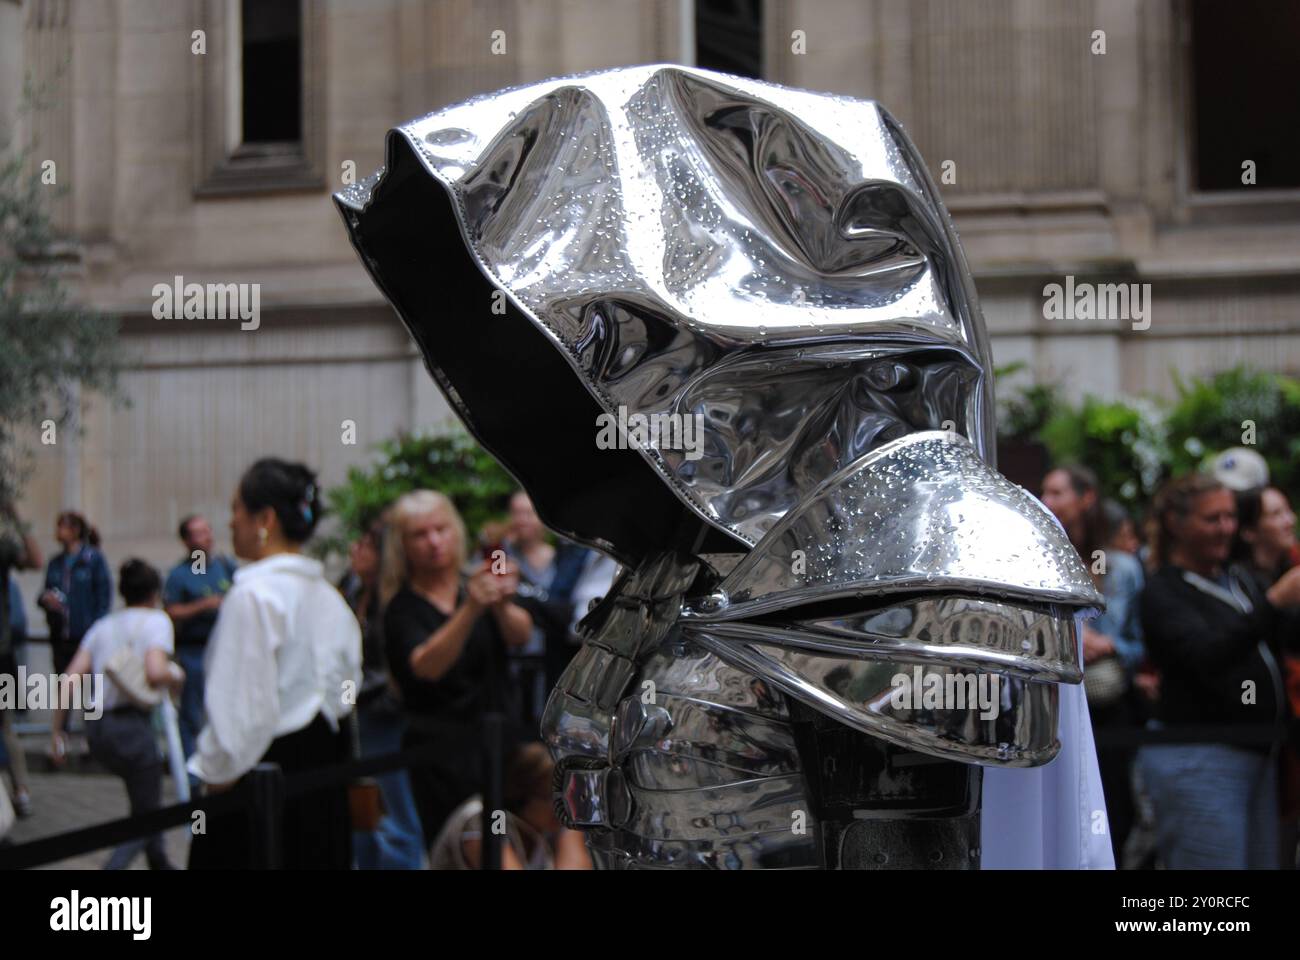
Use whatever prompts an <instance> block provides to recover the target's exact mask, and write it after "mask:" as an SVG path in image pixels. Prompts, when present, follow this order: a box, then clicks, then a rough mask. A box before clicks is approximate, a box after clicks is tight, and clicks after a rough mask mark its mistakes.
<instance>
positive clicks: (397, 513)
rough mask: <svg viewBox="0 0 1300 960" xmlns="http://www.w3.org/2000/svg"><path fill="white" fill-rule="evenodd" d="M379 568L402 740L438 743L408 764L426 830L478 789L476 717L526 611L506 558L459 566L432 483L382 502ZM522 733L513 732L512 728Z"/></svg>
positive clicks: (450, 515)
mask: <svg viewBox="0 0 1300 960" xmlns="http://www.w3.org/2000/svg"><path fill="white" fill-rule="evenodd" d="M388 521H389V532H388V536H387V537H386V538H385V550H384V559H385V564H384V568H385V569H384V573H383V578H382V585H381V588H380V595H381V598H382V600H383V601H384V641H385V644H386V646H387V652H388V665H389V670H390V671H391V672H392V675H393V680H394V682H395V683H396V684H397V687H398V689H399V690H400V691H401V694H402V702H403V706H404V708H405V710H406V716H407V730H406V733H405V735H404V736H403V738H402V746H403V748H404V749H410V748H412V747H417V746H423V745H425V744H436V745H437V746H436V747H435V748H434V750H435V753H436V756H435V757H434V758H433V759H432V761H431V762H430V763H428V764H421V765H419V766H416V767H412V768H411V786H412V788H413V790H414V792H415V802H416V806H417V807H418V808H419V813H420V822H421V824H422V826H423V828H424V835H425V837H426V838H430V839H431V838H433V837H436V836H438V833H439V831H440V830H441V828H442V825H443V822H444V821H445V820H446V819H447V817H448V816H449V815H450V814H451V812H452V811H453V810H455V809H456V807H457V806H459V805H460V804H461V803H462V802H463V801H464V800H465V799H466V798H467V797H470V796H472V795H473V794H475V793H478V792H480V791H481V790H482V787H483V776H482V760H481V752H482V728H481V723H480V721H481V718H482V716H483V714H484V713H485V712H487V711H488V710H501V711H504V710H505V708H506V706H507V703H506V701H507V699H508V695H507V691H506V689H505V684H504V680H505V676H506V670H505V648H506V645H510V646H522V645H523V644H525V643H527V642H528V638H529V636H530V635H531V633H532V627H533V620H532V617H531V616H529V614H528V613H527V612H526V611H525V610H523V609H521V608H520V607H518V606H516V605H515V604H514V603H512V602H511V598H512V597H513V596H514V592H515V589H516V588H517V587H518V585H519V575H518V572H517V571H516V570H515V569H514V568H513V567H511V566H509V565H504V566H502V565H498V566H497V570H498V571H502V572H496V573H494V572H493V569H492V563H491V562H490V561H488V560H486V559H485V560H483V561H482V562H481V563H478V564H476V565H475V566H474V567H473V568H472V569H471V571H470V572H468V573H465V572H463V571H464V570H465V569H466V566H465V562H466V542H465V541H466V537H465V524H464V521H462V520H461V518H460V514H459V513H458V512H457V511H456V508H455V506H454V505H453V504H452V502H451V501H450V500H449V499H447V497H445V496H443V495H442V494H440V493H434V492H433V491H431V490H416V491H413V492H411V493H408V494H405V495H404V496H402V497H401V498H399V499H398V500H397V502H396V503H394V504H393V506H392V507H391V508H390V510H389V515H388ZM520 733H521V732H518V731H517V732H516V736H518V735H519V734H520Z"/></svg>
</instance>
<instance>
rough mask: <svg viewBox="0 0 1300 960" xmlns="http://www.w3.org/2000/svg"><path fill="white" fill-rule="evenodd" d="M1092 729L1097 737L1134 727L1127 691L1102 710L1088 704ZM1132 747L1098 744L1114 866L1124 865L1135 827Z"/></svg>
mask: <svg viewBox="0 0 1300 960" xmlns="http://www.w3.org/2000/svg"><path fill="white" fill-rule="evenodd" d="M1089 712H1090V713H1091V715H1092V730H1093V735H1094V736H1096V735H1097V734H1098V733H1099V732H1100V731H1102V730H1106V729H1112V730H1123V729H1128V728H1131V727H1133V726H1134V720H1133V716H1134V711H1133V708H1132V706H1131V704H1130V703H1129V700H1128V696H1127V694H1126V695H1125V696H1124V697H1121V698H1120V699H1119V700H1117V701H1116V702H1115V703H1113V704H1110V705H1108V706H1106V707H1105V708H1103V709H1100V710H1098V709H1094V708H1093V707H1092V706H1091V705H1089ZM1135 754H1136V751H1135V750H1134V748H1133V747H1125V746H1099V747H1098V748H1097V772H1098V773H1099V774H1101V789H1102V793H1103V794H1105V797H1106V819H1107V821H1108V822H1109V824H1110V842H1111V849H1112V850H1113V851H1114V853H1115V867H1116V869H1120V868H1122V867H1123V860H1124V845H1125V843H1127V841H1128V835H1129V834H1130V833H1131V832H1132V830H1133V821H1134V819H1136V817H1137V805H1136V803H1135V802H1134V800H1133V774H1132V770H1133V760H1134V757H1135Z"/></svg>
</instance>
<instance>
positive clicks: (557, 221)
mask: <svg viewBox="0 0 1300 960" xmlns="http://www.w3.org/2000/svg"><path fill="white" fill-rule="evenodd" d="M337 200H338V203H339V206H340V208H341V209H342V211H343V213H344V216H345V218H346V220H347V222H348V225H349V228H350V231H351V234H352V237H353V241H354V243H355V244H356V246H357V249H358V250H359V251H360V253H361V255H362V258H363V259H364V261H365V262H366V264H367V266H368V267H369V268H370V270H371V272H372V274H373V275H374V277H375V279H376V281H377V282H378V284H379V285H380V287H381V288H382V289H383V290H384V291H385V292H386V293H387V294H388V296H389V297H390V298H391V299H392V301H393V302H394V305H395V306H396V307H397V309H398V312H399V314H400V315H401V316H402V318H403V320H404V321H405V322H406V323H407V325H408V326H409V327H410V328H411V331H412V333H413V334H414V336H415V337H416V339H417V340H418V341H419V342H420V345H421V347H422V348H423V350H424V352H425V355H426V358H427V360H428V363H429V366H430V369H431V370H432V372H433V374H434V376H435V377H436V378H437V380H438V382H439V384H440V385H441V386H442V387H443V389H444V390H445V391H446V393H447V395H448V397H449V398H450V400H451V402H452V404H453V405H454V406H455V407H456V408H457V412H458V413H460V415H461V416H462V417H463V418H464V419H465V421H466V423H467V424H469V426H470V429H471V430H472V431H473V432H474V433H475V434H476V435H477V436H478V439H479V440H480V441H481V442H482V443H483V444H484V445H485V446H486V447H487V448H488V449H489V450H491V451H492V452H493V453H494V454H496V455H497V457H498V458H499V459H500V460H501V461H502V462H503V463H505V464H506V466H507V467H508V468H509V469H510V470H511V472H512V473H514V474H515V475H516V476H517V477H518V479H519V480H520V481H521V482H522V483H523V485H524V486H525V487H526V488H527V489H528V490H529V492H530V493H531V494H532V496H533V499H534V501H535V503H536V504H537V507H538V510H539V512H540V513H541V515H542V517H543V519H545V520H546V521H547V522H548V523H549V524H550V525H551V526H552V527H554V528H555V529H557V530H559V531H561V532H563V533H565V534H566V535H568V536H571V537H574V538H576V539H578V540H581V541H584V542H587V543H591V544H595V545H598V546H601V547H603V548H604V549H606V550H607V551H609V552H612V553H614V554H615V555H617V556H619V557H621V558H623V559H625V560H629V561H634V560H636V559H637V558H639V557H642V556H644V555H645V554H646V553H648V552H651V551H653V550H656V549H661V548H663V547H664V546H666V545H668V544H669V543H670V542H671V539H672V538H673V537H675V536H677V535H679V533H680V530H681V528H682V526H683V521H686V520H687V519H688V518H691V517H698V518H699V519H700V520H702V521H703V522H704V523H706V524H707V525H708V526H709V527H710V528H711V532H713V535H712V536H711V537H710V543H711V544H712V545H713V546H714V547H717V548H720V549H731V550H743V549H744V548H745V547H746V546H748V545H752V544H754V543H755V542H757V541H758V540H759V539H760V538H761V537H762V536H763V534H764V533H765V532H766V531H767V530H768V529H770V528H771V527H772V525H773V524H775V523H776V522H777V521H778V520H780V519H781V517H782V516H784V515H785V514H786V513H787V512H788V511H789V510H790V509H791V508H792V507H793V506H795V505H796V504H798V503H800V502H802V501H803V500H804V499H806V498H807V496H808V495H809V494H810V493H811V492H812V491H813V489H815V488H816V487H817V486H818V484H820V483H821V482H822V481H824V480H825V479H826V478H827V477H829V476H831V475H832V474H834V473H835V472H836V471H837V470H839V469H841V468H843V467H845V466H848V465H849V464H850V463H852V462H854V461H855V460H857V459H858V458H859V457H861V456H862V455H863V454H865V453H867V452H869V451H870V450H872V449H874V448H876V447H878V446H880V445H881V444H884V443H887V442H888V441H890V440H896V439H898V438H900V437H903V436H906V435H908V434H910V433H914V432H916V431H921V430H939V429H948V430H951V431H954V432H955V433H957V434H960V435H962V436H964V437H966V438H967V439H968V440H969V441H970V442H971V443H972V444H973V445H974V447H975V449H976V451H977V452H978V453H979V455H980V456H981V457H982V458H983V459H984V460H985V461H986V462H991V460H992V451H993V427H992V404H991V397H992V387H991V378H992V370H991V364H990V358H989V352H988V348H987V344H986V342H985V335H984V329H983V323H982V320H981V317H980V313H979V308H978V305H977V303H976V300H975V296H974V290H973V287H972V285H971V282H970V279H969V275H968V271H967V269H966V263H965V260H964V258H963V256H962V252H961V249H960V247H959V246H958V243H957V240H956V237H955V236H954V234H953V231H952V228H951V225H950V224H949V221H948V217H947V215H946V213H945V212H944V209H943V207H942V205H941V204H940V202H939V199H938V196H937V193H936V191H935V188H934V185H933V183H932V182H931V180H930V177H929V176H928V174H927V172H926V169H925V167H924V166H923V165H922V163H921V161H920V158H919V157H918V156H917V154H916V152H915V150H914V149H913V148H912V146H911V144H910V143H909V142H908V140H907V138H906V136H904V134H903V132H902V131H901V129H900V128H899V127H898V125H897V123H895V122H894V120H893V118H891V117H890V116H889V114H888V113H887V112H886V111H884V110H883V109H882V108H880V107H879V106H877V105H876V104H874V103H871V102H867V101H862V100H854V99H849V98H843V97H831V96H827V95H825V94H816V93H809V92H805V91H800V90H792V89H787V88H783V87H779V86H775V85H772V84H767V83H760V82H757V81H753V80H746V79H742V78H738V77H730V76H724V75H721V74H716V73H711V72H709V71H705V70H696V69H690V68H685V67H676V66H642V67H629V68H623V69H618V70H610V71H605V72H600V73H594V74H588V75H585V76H579V77H570V78H561V79H557V80H550V81H546V82H544V83H538V84H533V85H530V86H525V87H520V88H516V89H512V90H505V91H502V92H499V93H494V94H491V95H489V96H486V97H479V98H476V99H473V100H470V101H468V102H466V103H463V104H459V105H456V106H452V107H448V108H447V109H445V110H441V111H438V112H436V113H432V114H430V115H429V116H426V117H424V118H422V119H419V120H415V121H412V122H410V123H407V124H405V125H403V126H402V127H400V128H398V129H396V130H394V131H393V132H392V133H391V134H390V135H389V140H388V145H387V161H386V165H385V168H384V170H383V171H382V172H381V174H379V175H377V176H376V177H372V178H370V179H369V180H367V181H365V182H363V183H361V184H358V185H357V186H355V187H353V188H351V189H348V190H345V191H343V192H342V193H340V194H339V195H338V198H337ZM601 414H606V415H607V417H606V418H605V419H603V420H602V421H601V422H600V423H598V422H597V421H598V417H599V416H600V415H601ZM602 427H603V428H604V430H605V434H604V436H602V435H601V434H602ZM611 441H612V442H611ZM611 446H612V447H614V448H615V449H609V448H610V447H611ZM557 464H562V468H560V469H557ZM623 498H628V499H631V500H633V501H635V502H636V503H637V504H638V508H637V509H636V510H635V511H629V510H627V509H624V508H621V507H620V508H615V504H617V503H620V502H622V501H623Z"/></svg>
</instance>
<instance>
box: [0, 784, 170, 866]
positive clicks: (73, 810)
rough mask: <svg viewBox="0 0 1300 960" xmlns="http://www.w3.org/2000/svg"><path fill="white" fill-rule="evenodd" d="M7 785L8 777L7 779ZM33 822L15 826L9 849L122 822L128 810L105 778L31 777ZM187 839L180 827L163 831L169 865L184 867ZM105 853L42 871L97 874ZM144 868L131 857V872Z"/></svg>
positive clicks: (166, 794)
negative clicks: (101, 825) (45, 838)
mask: <svg viewBox="0 0 1300 960" xmlns="http://www.w3.org/2000/svg"><path fill="white" fill-rule="evenodd" d="M5 779H6V780H7V779H8V777H7V776H6V778H5ZM30 779H31V791H32V806H33V812H32V816H31V817H29V818H27V819H25V820H19V821H17V823H15V824H14V828H13V830H12V831H10V833H9V839H11V840H12V841H13V842H14V843H24V842H25V841H27V840H35V839H37V838H39V837H47V836H50V835H52V834H58V833H65V832H66V831H68V830H75V829H77V828H79V827H89V826H92V825H93V824H96V823H106V822H107V821H109V820H117V819H119V818H120V817H125V816H126V815H127V814H128V813H129V812H130V811H129V810H128V809H127V801H126V788H125V787H124V786H122V781H121V780H119V779H118V778H117V777H114V776H112V775H111V774H107V773H88V772H82V771H76V772H73V771H59V772H57V773H48V772H34V773H32V774H31V777H30ZM175 802H176V794H175V791H174V790H172V789H171V780H170V779H166V780H164V781H163V803H164V804H170V803H175ZM189 838H190V833H189V830H187V829H186V828H184V827H179V828H177V829H175V830H169V831H167V836H166V843H167V852H168V854H169V856H170V857H171V860H172V862H173V863H175V864H176V865H177V866H182V867H183V866H184V865H185V862H186V860H187V859H188V857H189V846H190V841H189ZM109 853H110V851H109V850H99V851H95V852H93V853H88V854H84V855H83V856H80V857H73V858H71V859H69V860H60V861H59V862H58V863H52V864H49V865H47V866H46V867H44V868H42V869H52V870H60V869H63V870H67V869H72V870H99V869H101V868H102V867H103V865H104V863H105V862H106V861H107V860H108V856H109ZM145 868H146V864H145V860H144V855H143V854H141V855H140V856H138V857H136V859H135V862H134V863H133V864H132V869H135V870H143V869H145Z"/></svg>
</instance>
